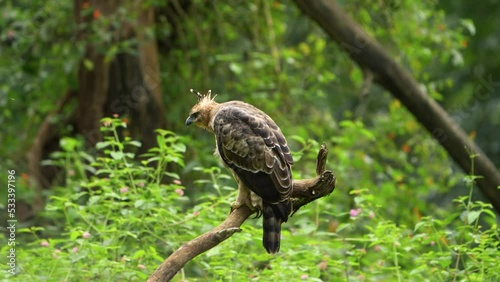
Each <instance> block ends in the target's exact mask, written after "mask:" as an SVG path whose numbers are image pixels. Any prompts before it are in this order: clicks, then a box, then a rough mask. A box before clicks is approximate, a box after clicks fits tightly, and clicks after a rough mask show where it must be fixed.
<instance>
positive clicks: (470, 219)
mask: <svg viewBox="0 0 500 282" xmlns="http://www.w3.org/2000/svg"><path fill="white" fill-rule="evenodd" d="M480 214H481V212H480V211H470V212H469V213H468V214H467V223H468V224H472V223H473V222H474V221H476V219H477V218H478V217H479V215H480Z"/></svg>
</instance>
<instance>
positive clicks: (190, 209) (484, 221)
mask: <svg viewBox="0 0 500 282" xmlns="http://www.w3.org/2000/svg"><path fill="white" fill-rule="evenodd" d="M103 125H104V126H103V127H102V131H103V132H104V133H105V134H106V137H105V139H104V141H102V142H100V143H98V144H97V145H96V148H97V149H98V150H99V151H100V152H101V156H99V157H94V156H92V155H90V154H88V153H86V152H84V151H83V143H82V141H81V140H78V139H71V138H65V139H63V140H62V141H61V147H62V148H63V151H62V152H59V153H55V154H54V155H53V158H52V160H51V161H50V162H51V163H53V164H57V165H60V166H62V167H64V168H65V169H66V182H65V183H66V184H65V187H60V188H59V189H57V190H55V192H54V194H53V195H52V196H51V197H50V202H49V204H48V205H47V207H46V209H45V211H44V213H43V215H42V217H43V220H45V221H46V224H45V225H44V226H43V227H31V228H23V229H20V230H18V234H19V238H18V241H19V242H22V244H21V247H19V248H18V253H17V255H18V257H17V258H18V265H17V272H18V274H17V275H16V276H13V277H9V279H10V281H31V280H35V281H39V280H42V281H61V280H65V281H82V280H87V281H88V280H90V281H109V280H112V281H143V280H145V279H146V278H147V277H148V276H149V275H150V274H151V273H152V272H153V271H154V269H155V268H156V267H157V266H158V265H159V264H160V263H161V262H162V261H163V260H164V259H165V258H166V257H167V256H168V255H169V254H170V253H171V252H172V251H174V250H175V249H177V248H178V247H180V246H181V245H182V244H183V243H184V242H186V241H188V240H190V239H192V238H194V237H196V236H197V235H200V234H202V233H203V232H206V231H208V230H210V229H212V228H213V227H215V226H216V225H217V224H218V223H220V222H221V221H222V220H223V219H224V218H225V217H226V215H227V213H228V212H229V209H230V208H229V207H230V203H231V202H232V201H233V200H234V198H235V196H236V191H235V190H234V188H231V187H230V186H229V183H230V182H228V181H231V180H230V177H229V176H228V175H226V174H224V173H223V172H222V171H221V169H220V168H219V167H211V168H197V170H199V171H200V173H201V174H202V175H205V176H206V178H205V179H200V180H198V181H195V182H196V184H195V185H197V186H203V185H208V186H210V187H213V188H214V189H212V192H210V193H204V194H203V196H201V197H198V198H197V199H193V198H192V197H191V196H190V195H188V194H187V193H186V191H187V190H186V189H185V187H184V186H183V185H182V182H181V181H180V176H179V175H178V174H176V173H174V172H172V169H171V167H172V165H176V166H179V167H183V166H184V161H183V153H184V152H185V150H186V146H185V145H184V143H183V141H184V139H183V138H182V137H179V136H176V135H175V134H174V133H172V132H169V131H164V130H159V131H158V144H159V146H158V148H153V149H151V150H150V151H149V152H148V153H147V154H145V155H144V156H142V159H143V160H142V161H141V162H137V161H136V160H135V155H134V153H133V152H134V150H135V149H136V148H137V147H139V146H140V144H139V143H138V142H136V141H133V140H130V139H129V138H127V137H125V138H124V139H123V140H121V139H120V138H119V135H118V129H119V128H120V127H123V126H126V124H125V123H124V122H123V121H121V120H119V119H110V118H106V119H103ZM343 127H344V130H346V131H349V133H350V134H349V136H354V137H353V138H356V136H357V135H359V134H361V135H366V134H368V135H370V134H369V132H367V131H366V130H365V129H364V128H363V126H362V125H361V124H355V123H346V124H344V125H343ZM368 137H370V136H368ZM297 139H300V138H297ZM369 139H370V138H368V139H367V140H369ZM299 141H301V140H299ZM302 141H303V140H302ZM302 141H301V142H302ZM304 145H305V147H304V148H305V149H304V150H302V151H300V155H301V156H302V157H303V158H305V159H307V160H310V158H311V157H310V156H309V155H310V154H309V153H308V152H307V151H308V150H310V151H312V149H313V148H314V147H315V146H316V143H315V142H308V141H304ZM473 157H474V155H472V160H473ZM340 163H342V162H340ZM477 177H478V176H474V175H470V176H467V177H466V178H465V181H466V183H467V185H468V187H469V189H470V192H471V193H470V194H469V195H467V196H461V197H458V198H457V199H456V200H455V202H456V204H457V205H456V206H455V207H454V210H453V211H451V212H448V213H442V215H441V214H440V213H439V212H437V213H436V214H435V215H432V216H423V217H419V218H417V219H416V220H415V224H413V225H408V222H411V221H408V220H407V219H405V220H402V219H399V218H398V213H399V208H396V206H394V208H393V209H392V210H391V209H390V208H389V209H388V207H387V204H388V203H389V204H391V205H394V203H391V202H383V201H381V199H382V196H380V195H378V193H380V191H378V190H376V189H374V188H373V186H368V185H367V186H366V187H372V188H362V187H361V186H360V188H359V189H352V190H351V192H350V195H348V197H350V198H351V199H352V201H353V204H352V208H351V209H350V210H349V208H346V207H347V206H346V205H345V204H343V203H342V201H339V199H342V196H343V195H342V192H341V191H335V192H334V194H333V195H332V196H330V197H326V198H322V199H319V200H317V201H315V202H313V203H311V204H310V205H308V206H306V207H305V208H303V209H301V210H300V211H299V212H298V213H297V214H296V215H294V217H292V218H291V220H290V221H289V222H288V223H286V224H285V225H283V232H282V236H283V239H282V251H281V252H280V253H279V254H278V255H276V256H269V255H268V254H267V253H265V251H264V250H263V248H262V247H261V238H262V233H261V232H262V227H261V221H260V220H253V219H249V220H248V221H247V223H245V224H244V225H243V227H242V228H243V232H241V233H237V234H235V235H234V236H233V237H232V238H230V239H229V240H227V241H225V242H224V243H223V244H221V245H219V246H217V247H216V248H213V249H211V250H210V251H208V252H206V253H204V254H202V255H201V256H199V257H197V258H195V259H194V260H193V261H192V262H190V263H188V264H187V265H186V266H185V268H184V269H183V270H182V271H181V273H180V274H179V275H178V276H177V277H176V278H175V280H177V281H178V280H181V279H182V280H191V279H194V280H203V281H214V280H234V281H241V280H263V281H264V280H265V281H269V280H271V279H274V280H277V281H283V280H291V281H297V280H305V281H346V280H348V281H393V280H398V281H402V280H405V281H406V280H410V281H431V280H432V281H449V280H455V281H496V280H498V279H499V278H500V277H499V274H498V273H500V266H498V257H499V256H500V251H499V243H498V242H499V239H500V238H499V236H500V234H499V230H498V228H497V225H496V217H495V213H494V212H492V209H491V205H490V204H486V203H483V202H480V201H474V200H473V199H472V191H473V189H474V180H475V179H477ZM365 179H366V181H367V183H368V182H369V180H370V177H365ZM367 183H365V185H366V184H367ZM372 185H373V183H372ZM381 185H382V186H383V187H385V186H387V188H383V189H387V190H390V189H394V190H396V191H398V189H399V188H398V187H394V183H393V182H392V181H391V180H389V181H385V182H382V183H381ZM340 189H342V187H341V188H340ZM384 191H385V190H384ZM384 193H385V192H384ZM197 195H200V194H199V193H198V194H197ZM385 196H387V195H385ZM389 198H390V197H389ZM335 206H340V207H341V208H335ZM388 210H389V211H388ZM408 216H409V215H408ZM340 222H342V223H340ZM2 236H3V235H2ZM3 239H5V238H3ZM3 246H4V247H3V248H2V251H3V252H6V250H7V245H6V244H4V245H3ZM2 267H3V268H5V264H2Z"/></svg>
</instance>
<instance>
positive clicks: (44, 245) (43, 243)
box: [40, 241, 50, 247]
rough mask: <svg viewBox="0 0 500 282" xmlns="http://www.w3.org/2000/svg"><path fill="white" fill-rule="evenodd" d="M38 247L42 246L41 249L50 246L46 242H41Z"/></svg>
mask: <svg viewBox="0 0 500 282" xmlns="http://www.w3.org/2000/svg"><path fill="white" fill-rule="evenodd" d="M40 246H42V247H48V246H50V244H49V242H47V241H43V242H40Z"/></svg>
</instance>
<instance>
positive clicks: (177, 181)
mask: <svg viewBox="0 0 500 282" xmlns="http://www.w3.org/2000/svg"><path fill="white" fill-rule="evenodd" d="M174 184H177V185H182V182H181V181H180V180H179V179H174Z"/></svg>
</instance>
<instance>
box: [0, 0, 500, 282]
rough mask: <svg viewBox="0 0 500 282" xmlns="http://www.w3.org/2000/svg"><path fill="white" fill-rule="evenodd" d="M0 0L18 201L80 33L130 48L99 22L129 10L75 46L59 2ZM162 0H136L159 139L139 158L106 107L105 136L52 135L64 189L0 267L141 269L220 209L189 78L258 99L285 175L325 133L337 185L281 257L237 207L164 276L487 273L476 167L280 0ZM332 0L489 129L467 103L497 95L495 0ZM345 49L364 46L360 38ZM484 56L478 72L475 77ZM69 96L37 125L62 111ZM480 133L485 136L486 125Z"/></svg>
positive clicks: (287, 229) (108, 273)
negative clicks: (153, 81)
mask: <svg viewBox="0 0 500 282" xmlns="http://www.w3.org/2000/svg"><path fill="white" fill-rule="evenodd" d="M0 2H1V3H2V4H3V3H5V5H3V6H2V16H3V17H2V20H1V21H0V27H1V28H0V52H1V54H2V56H0V62H1V63H0V123H1V124H2V125H5V126H4V127H3V128H2V131H1V132H0V140H2V145H3V146H1V148H0V156H2V160H5V162H2V163H0V168H2V170H5V169H6V168H9V169H12V168H15V169H16V170H17V171H19V172H20V175H23V177H22V179H21V180H20V182H19V190H18V191H19V193H18V197H19V199H23V200H25V201H27V202H31V199H32V195H33V190H30V189H32V188H30V186H29V184H28V183H27V182H28V181H27V178H29V176H28V175H26V173H25V171H26V166H27V164H26V162H25V161H24V156H25V153H26V151H27V150H28V149H29V147H30V145H31V143H32V141H33V139H34V136H35V134H36V132H37V130H38V127H39V125H40V124H41V122H42V120H43V119H44V118H45V116H46V115H47V113H49V112H50V111H52V110H53V109H54V105H55V104H56V101H58V99H59V98H60V97H61V96H62V94H63V93H65V92H66V91H68V90H72V89H74V88H76V87H77V83H76V80H77V72H78V67H79V65H80V63H82V64H83V66H84V67H86V68H88V69H92V68H93V67H95V66H93V65H92V64H91V62H90V61H85V60H83V61H82V60H81V58H82V56H83V50H84V47H85V46H84V45H85V44H87V43H88V42H92V43H93V44H95V45H96V46H98V48H99V52H101V53H102V54H104V55H105V56H106V58H107V59H108V60H111V59H112V58H113V56H115V55H116V54H118V53H120V52H126V53H130V54H136V47H137V45H138V44H140V42H138V40H136V39H135V38H127V39H125V40H121V41H120V40H117V41H115V40H113V38H112V34H113V30H114V27H116V26H117V25H119V24H120V23H121V22H120V21H125V22H133V21H135V20H136V19H137V16H138V15H137V13H136V12H137V11H133V12H130V13H126V12H125V10H124V9H119V10H118V11H116V13H111V14H110V15H108V16H101V17H100V18H99V19H98V20H97V19H96V20H95V21H93V22H92V23H91V26H90V27H89V33H88V34H87V36H88V37H87V39H88V40H86V41H88V42H77V41H76V40H75V39H74V38H75V34H76V33H77V32H78V31H79V29H80V28H81V26H78V25H77V24H75V20H74V14H73V3H72V2H70V1H56V0H49V1H44V2H41V1H25V0H22V1H3V2H2V1H0ZM173 2H174V1H166V2H165V1H157V0H154V1H146V2H145V3H146V5H148V6H152V7H154V8H155V9H156V12H157V16H158V19H157V24H156V26H155V27H154V30H153V29H151V27H145V29H146V30H144V31H145V35H146V38H149V37H150V36H151V37H154V36H156V39H157V40H158V41H160V44H159V47H160V49H159V60H160V70H161V85H162V91H163V97H164V105H165V109H166V117H167V124H168V125H167V128H168V129H169V131H162V130H160V131H159V132H158V144H159V145H158V146H159V147H158V148H153V149H151V150H150V151H149V152H148V153H146V154H145V155H143V156H136V152H137V151H138V150H137V149H138V148H139V146H140V144H139V143H138V142H136V141H134V140H131V139H130V138H124V139H121V140H120V139H119V138H118V136H121V134H119V133H120V130H121V129H122V126H124V124H123V122H122V121H120V120H117V119H104V120H103V123H104V124H103V127H102V130H103V132H105V133H106V136H107V137H106V139H105V140H103V142H101V143H98V144H97V146H96V148H91V149H89V148H86V147H85V146H84V144H83V140H82V139H81V138H79V137H67V138H63V139H62V140H61V141H60V144H59V145H60V148H61V152H58V153H55V154H53V155H52V156H51V159H50V160H47V161H46V163H48V164H55V165H58V166H59V167H61V168H63V174H62V177H63V178H64V179H63V180H64V181H63V185H61V186H62V187H58V188H57V189H51V190H50V191H47V192H46V194H47V195H46V196H47V197H49V199H50V200H49V203H48V205H47V207H46V209H45V210H44V212H43V213H42V214H40V215H39V216H40V218H39V219H40V220H39V221H37V223H38V224H39V226H38V227H27V228H22V229H20V230H18V231H19V233H18V242H19V244H20V245H19V246H20V247H19V249H18V251H19V252H18V259H19V260H18V262H19V265H18V267H19V268H18V269H17V270H18V271H19V275H18V276H15V277H9V278H8V279H9V280H14V281H30V280H46V281H62V280H67V281H81V280H95V281H121V280H129V281H143V280H145V278H146V277H147V276H148V275H149V274H151V273H152V272H153V271H154V269H155V268H156V267H157V266H158V265H159V263H161V261H163V259H164V258H165V257H167V256H168V255H169V254H170V253H171V252H172V251H173V250H175V249H176V248H178V247H180V246H181V244H183V243H184V242H186V241H188V240H190V239H192V238H194V237H195V236H197V235H199V234H201V233H203V232H206V231H208V230H210V229H211V228H213V227H214V226H215V225H217V224H218V223H219V222H220V221H222V220H223V219H224V218H225V217H226V215H227V213H228V212H229V207H230V205H229V204H230V203H231V202H232V201H233V200H234V198H235V196H236V191H235V189H234V187H235V183H234V181H233V180H232V178H231V177H230V176H229V175H228V174H227V172H226V170H224V169H223V168H221V167H220V165H219V164H218V163H217V160H216V158H214V157H213V154H212V153H213V147H214V143H213V136H212V135H211V134H208V133H202V132H199V131H197V129H193V128H189V129H186V128H185V126H184V123H183V121H184V120H185V118H186V115H187V114H188V111H189V108H190V107H191V106H192V105H193V104H194V103H195V101H196V99H195V98H194V97H193V96H192V95H190V94H188V89H189V88H195V89H197V90H199V91H205V90H206V89H212V91H214V92H215V93H219V96H218V98H217V99H218V100H219V101H228V100H244V101H246V102H250V103H252V104H254V105H256V106H258V107H259V108H261V109H263V110H264V111H265V112H267V113H269V114H270V115H271V116H272V117H273V119H274V120H275V121H276V122H277V123H278V124H279V125H280V127H281V128H282V130H283V131H284V133H285V135H286V136H287V137H288V141H289V143H290V145H291V148H292V151H293V154H294V159H295V161H296V164H295V165H294V168H293V170H294V177H295V178H296V179H301V178H306V177H310V176H312V174H313V169H312V168H313V166H314V165H313V164H314V161H315V160H314V158H315V155H316V152H317V148H318V146H319V143H321V142H326V143H327V145H328V147H329V148H330V155H329V164H328V168H331V169H333V170H334V172H335V174H336V175H337V177H338V184H337V186H338V187H337V190H336V191H334V193H333V194H332V195H331V196H329V197H326V198H322V199H319V200H317V201H315V202H313V203H311V204H310V205H308V206H306V207H304V208H303V209H301V210H300V211H299V212H298V213H297V214H296V215H294V217H293V218H291V219H290V221H289V222H288V223H286V224H285V225H283V232H282V235H283V241H282V249H281V252H280V253H279V254H278V255H276V256H269V255H267V254H266V253H265V251H264V250H263V248H262V247H261V237H262V233H261V232H262V228H261V220H260V219H257V220H255V219H249V220H248V221H247V222H246V223H245V224H244V225H243V226H242V228H243V231H242V232H241V233H237V234H235V235H234V236H233V237H232V238H230V239H229V240H227V241H225V242H224V243H223V244H221V245H220V246H217V247H216V248H214V249H212V250H210V251H209V252H207V253H205V254H203V255H201V256H199V257H197V258H196V259H195V260H193V261H192V262H190V263H188V264H187V265H186V266H185V268H184V269H183V270H182V271H181V273H179V274H178V276H177V277H176V278H175V280H177V281H180V280H189V281H198V280H201V281H213V280H223V281H225V280H234V281H240V280H243V281H245V280H261V281H268V280H271V279H275V280H277V281H282V280H291V281H297V280H305V281H320V280H322V281H346V280H348V281H395V280H404V281H406V280H409V281H420V280H423V281H429V280H432V281H434V280H438V281H450V280H460V281H496V280H499V279H498V274H497V273H500V271H499V269H498V266H497V265H496V264H495V263H496V260H497V258H498V257H499V256H500V254H499V251H498V250H499V246H498V241H499V238H498V237H499V234H498V233H499V231H498V225H497V224H498V219H496V218H495V214H494V213H493V211H492V209H491V207H490V205H489V204H487V203H484V202H481V201H479V200H475V199H477V193H476V192H474V191H475V190H476V189H475V188H474V179H475V178H476V177H477V176H475V175H474V173H473V172H472V173H470V175H469V176H464V175H462V174H460V173H458V172H457V171H456V168H455V167H454V166H453V164H452V162H451V160H449V159H448V157H447V155H446V152H445V151H444V150H443V149H442V148H441V147H440V146H439V144H438V143H437V142H436V141H435V140H434V139H433V138H432V137H431V136H430V135H429V134H427V133H426V132H425V131H424V130H423V129H422V128H421V127H420V126H419V125H418V123H417V121H416V120H415V119H414V118H413V117H412V116H411V115H410V114H409V113H408V111H407V110H405V109H404V108H403V107H402V106H401V104H400V102H399V101H397V100H393V99H392V98H391V97H390V96H389V95H388V94H387V93H385V92H383V91H382V90H381V89H380V88H377V87H373V88H372V89H370V92H369V95H368V96H367V97H361V95H359V94H360V93H359V92H360V89H361V87H362V85H363V82H364V81H363V79H364V77H363V73H362V71H361V70H360V69H359V68H358V67H357V66H355V65H354V64H353V62H352V61H351V60H350V59H349V57H348V56H347V55H346V53H345V52H344V51H342V50H341V49H340V48H339V47H338V46H336V45H335V44H333V43H332V42H331V40H330V39H329V37H328V36H327V35H325V34H324V32H323V31H321V29H320V28H319V27H318V26H316V25H315V24H313V23H311V22H310V21H309V20H308V19H307V18H306V17H304V15H302V14H301V13H300V12H299V11H298V9H297V8H296V7H295V5H294V4H293V3H292V2H291V1H285V2H280V1H274V2H269V1H256V2H255V1H239V2H238V3H236V2H234V1H217V2H213V1H208V2H207V1H201V0H194V1H191V2H192V5H191V6H190V8H189V9H187V10H185V11H183V12H184V14H183V13H180V14H178V13H172V14H168V17H166V16H165V13H164V11H163V10H162V9H165V8H166V6H168V5H169V4H171V3H173ZM445 2H450V1H445ZM215 3H216V4H215ZM440 3H441V2H440ZM342 4H343V5H344V8H345V9H346V10H347V12H348V13H349V14H350V15H352V16H353V17H355V19H356V20H357V21H358V22H359V23H360V24H361V25H362V26H363V28H365V30H366V31H367V33H368V34H370V35H372V36H374V37H376V38H377V40H379V41H380V42H381V43H382V45H383V46H384V47H385V48H386V49H387V50H388V51H389V52H390V53H391V55H392V56H393V57H394V58H396V60H398V62H400V63H401V64H403V65H404V66H405V67H406V68H408V69H409V70H411V72H412V75H413V76H415V77H416V78H417V79H418V80H419V81H420V82H421V83H422V87H425V89H426V90H427V92H428V93H429V94H430V95H431V96H432V97H433V98H435V99H437V100H439V101H440V102H441V103H443V104H444V105H450V106H452V107H455V108H456V110H458V111H459V114H460V115H459V117H460V118H463V119H466V120H467V121H474V120H477V121H480V122H478V123H475V124H469V125H468V127H467V128H468V129H469V130H476V129H477V130H480V129H481V128H482V129H483V134H484V131H488V132H490V134H493V135H494V134H498V130H492V129H491V127H488V124H490V123H491V125H492V126H493V125H497V124H498V115H497V114H496V115H495V116H493V118H491V116H488V115H477V116H478V117H476V114H474V115H473V113H476V112H478V111H477V109H474V108H473V107H472V106H469V105H468V104H466V102H467V101H470V100H471V99H472V100H473V101H472V102H480V103H483V104H487V106H488V107H486V105H485V107H484V109H483V107H479V108H480V109H481V112H482V113H483V112H484V113H487V112H494V113H497V112H498V111H497V107H495V105H496V104H495V103H494V102H495V101H496V100H495V99H494V97H497V96H498V95H497V96H495V95H493V93H494V92H487V94H484V93H486V92H484V93H483V92H481V93H482V94H483V95H481V96H478V95H477V91H476V89H478V88H479V86H482V87H483V89H482V91H486V90H490V89H493V90H494V91H498V90H497V88H498V87H497V82H495V81H497V80H498V79H495V78H496V77H497V76H496V74H498V68H497V65H498V64H495V62H496V61H497V60H498V59H496V57H495V56H494V54H496V53H495V52H496V49H495V45H494V44H491V43H490V42H495V40H497V39H498V38H497V37H498V36H497V35H495V34H490V33H491V31H493V32H494V31H495V30H496V25H495V21H493V20H491V19H490V18H491V17H484V14H485V11H494V10H495V9H494V8H495V7H492V5H493V4H488V5H486V4H485V5H482V6H480V7H479V6H477V5H476V4H474V3H472V2H471V4H467V3H465V2H464V1H454V2H453V1H451V2H450V3H445V4H440V5H442V6H437V4H436V1H434V0H428V1H392V2H384V1H382V2H380V1H376V2H374V1H367V0H359V1H347V2H346V3H342ZM455 5H456V6H457V7H458V8H456V9H457V10H460V9H463V10H470V11H477V12H474V13H477V15H476V18H475V19H474V22H472V21H470V20H468V19H463V18H462V17H463V16H462V15H461V14H450V12H449V10H448V9H446V8H449V7H451V6H455ZM472 5H474V6H472ZM448 6H449V7H448ZM471 7H472V8H474V9H472V8H471ZM478 9H479V10H478ZM445 10H446V13H445V12H444V11H445ZM496 10H498V8H496ZM83 14H84V15H87V16H90V15H92V14H93V8H92V7H88V8H85V9H84V11H83ZM172 21H173V22H175V24H172ZM475 26H477V28H476V27H475ZM488 32H490V33H488ZM478 37H479V38H478ZM12 39H15V40H12ZM478 39H479V40H478ZM468 44H470V46H471V47H472V48H468V47H467V46H468ZM162 46H163V48H162ZM165 46H167V47H165ZM358 47H359V48H360V51H362V42H361V45H360V46H358ZM478 58H479V59H482V61H479V62H477V60H478ZM481 63H482V64H485V65H486V68H484V69H481V70H482V71H481V72H480V74H476V68H475V67H476V65H477V64H481ZM495 67H496V69H495ZM471 73H472V74H473V75H472V79H470V78H469V76H471ZM485 81H487V82H489V83H493V84H488V85H484V82H485ZM492 81H493V82H492ZM475 91H476V92H475ZM184 93H186V94H184ZM497 100H498V99H497ZM497 103H498V101H497ZM481 105H482V104H481ZM73 107H74V105H69V106H68V107H67V108H66V109H65V111H64V112H63V113H61V115H58V116H53V119H52V120H51V122H52V124H63V123H64V121H65V120H66V119H67V118H68V116H70V115H71V111H72V110H73ZM472 117H474V118H472ZM494 122H496V124H495V123H494ZM488 128H489V129H488ZM73 130H74V129H73V128H71V126H67V128H61V131H62V132H67V133H68V134H69V133H70V132H72V131H73ZM188 130H189V131H188ZM174 132H175V133H174ZM493 135H492V136H493ZM181 136H182V137H181ZM482 136H484V135H482V134H480V132H479V134H478V137H477V138H478V141H479V142H481V139H480V138H482ZM494 136H496V135H494ZM483 140H485V141H483V142H484V144H485V145H487V147H486V149H487V150H488V149H492V148H493V149H494V148H495V144H497V143H498V141H496V140H500V139H498V138H495V137H491V138H489V139H488V138H485V139H483ZM488 146H489V147H488ZM497 147H498V146H497ZM486 152H488V151H486ZM493 152H494V151H493ZM490 155H492V154H490ZM497 155H498V154H497ZM138 157H139V158H138ZM493 157H494V156H493ZM137 159H139V161H138V160H137ZM0 177H3V175H2V176H0ZM462 179H465V181H462ZM460 187H464V188H466V189H468V190H466V191H465V192H463V191H461V190H460V189H459V188H460ZM464 194H465V195H466V196H464ZM0 195H2V197H3V194H1V193H0ZM453 199H455V202H453ZM0 236H2V237H0V238H2V241H3V240H4V239H5V237H3V236H4V235H3V234H2V235H0ZM5 250H6V245H5V244H2V253H4V252H5ZM3 259H4V258H1V259H0V260H3ZM2 267H3V268H5V264H4V263H2Z"/></svg>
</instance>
